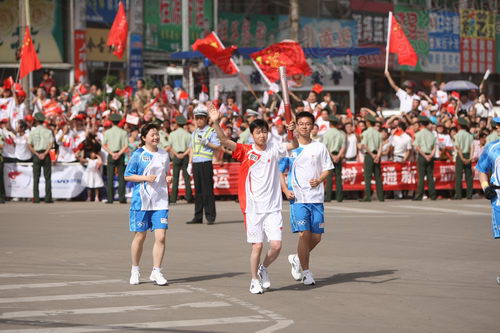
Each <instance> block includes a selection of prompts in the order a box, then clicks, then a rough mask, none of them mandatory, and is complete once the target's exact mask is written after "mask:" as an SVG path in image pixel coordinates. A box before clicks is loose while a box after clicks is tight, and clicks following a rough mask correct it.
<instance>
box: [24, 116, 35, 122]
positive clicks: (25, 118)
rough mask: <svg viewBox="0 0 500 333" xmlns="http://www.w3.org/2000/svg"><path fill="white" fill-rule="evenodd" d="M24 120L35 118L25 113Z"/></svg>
mask: <svg viewBox="0 0 500 333" xmlns="http://www.w3.org/2000/svg"><path fill="white" fill-rule="evenodd" d="M24 120H26V121H29V122H31V121H33V120H35V119H34V118H33V116H32V115H30V114H27V115H26V117H24Z"/></svg>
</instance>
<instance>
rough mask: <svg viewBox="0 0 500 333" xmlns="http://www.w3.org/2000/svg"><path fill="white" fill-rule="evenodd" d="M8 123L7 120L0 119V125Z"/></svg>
mask: <svg viewBox="0 0 500 333" xmlns="http://www.w3.org/2000/svg"><path fill="white" fill-rule="evenodd" d="M8 122H9V118H2V119H0V123H8Z"/></svg>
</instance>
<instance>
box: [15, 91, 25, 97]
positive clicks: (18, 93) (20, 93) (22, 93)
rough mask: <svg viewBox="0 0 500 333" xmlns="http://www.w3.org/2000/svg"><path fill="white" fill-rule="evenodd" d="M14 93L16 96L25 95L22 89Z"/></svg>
mask: <svg viewBox="0 0 500 333" xmlns="http://www.w3.org/2000/svg"><path fill="white" fill-rule="evenodd" d="M16 95H17V96H18V97H26V91H24V90H16Z"/></svg>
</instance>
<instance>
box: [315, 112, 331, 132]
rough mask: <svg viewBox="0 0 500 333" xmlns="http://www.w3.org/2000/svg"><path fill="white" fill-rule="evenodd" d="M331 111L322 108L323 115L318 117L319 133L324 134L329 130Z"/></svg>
mask: <svg viewBox="0 0 500 333" xmlns="http://www.w3.org/2000/svg"><path fill="white" fill-rule="evenodd" d="M329 117H330V113H329V112H328V110H326V109H322V110H321V115H320V117H319V118H318V119H316V125H318V128H319V129H318V135H319V136H323V134H325V133H326V131H328V129H329V128H330V121H329Z"/></svg>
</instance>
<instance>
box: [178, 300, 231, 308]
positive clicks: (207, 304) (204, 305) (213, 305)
mask: <svg viewBox="0 0 500 333" xmlns="http://www.w3.org/2000/svg"><path fill="white" fill-rule="evenodd" d="M224 306H232V305H231V304H229V303H228V302H222V301H217V302H196V303H184V304H179V305H174V306H171V308H172V309H178V308H219V307H224Z"/></svg>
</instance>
